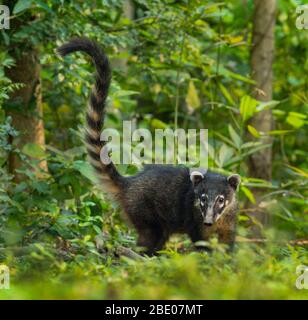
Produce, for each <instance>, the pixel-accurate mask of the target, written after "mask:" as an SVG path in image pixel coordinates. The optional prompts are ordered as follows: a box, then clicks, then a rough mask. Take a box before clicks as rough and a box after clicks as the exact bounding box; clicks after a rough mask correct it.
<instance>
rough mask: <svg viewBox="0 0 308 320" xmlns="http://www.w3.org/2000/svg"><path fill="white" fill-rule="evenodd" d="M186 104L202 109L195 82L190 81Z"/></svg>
mask: <svg viewBox="0 0 308 320" xmlns="http://www.w3.org/2000/svg"><path fill="white" fill-rule="evenodd" d="M186 103H187V105H188V107H190V108H192V109H197V108H199V107H200V99H199V96H198V92H197V90H196V87H195V85H194V83H193V81H191V80H190V81H189V85H188V92H187V95H186Z"/></svg>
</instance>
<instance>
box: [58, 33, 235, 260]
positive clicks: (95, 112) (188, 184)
mask: <svg viewBox="0 0 308 320" xmlns="http://www.w3.org/2000/svg"><path fill="white" fill-rule="evenodd" d="M76 51H83V52H86V53H87V54H88V55H90V56H91V57H92V59H93V62H94V64H95V67H96V71H97V73H96V81H95V85H94V88H93V90H92V92H91V96H90V100H89V105H88V109H87V115H86V119H87V129H86V135H85V142H86V146H87V150H88V155H89V159H90V162H91V164H92V166H93V168H94V169H95V170H96V172H97V176H98V178H99V180H100V182H101V184H102V185H103V187H104V189H105V191H107V192H108V193H112V194H113V195H114V196H115V197H116V198H117V199H118V201H119V202H120V204H121V205H122V208H123V210H124V211H125V213H126V214H127V216H128V218H129V220H130V222H131V223H132V224H133V225H134V227H135V228H136V230H137V232H138V245H140V246H142V247H145V248H146V249H147V253H148V254H153V253H155V252H156V251H158V250H161V249H162V248H163V246H164V244H165V242H166V241H167V240H168V238H169V236H170V235H171V234H173V233H187V234H188V235H189V236H190V238H191V239H192V241H193V242H196V241H199V240H206V239H208V237H209V236H210V234H211V233H212V232H217V233H218V235H219V238H220V239H221V240H222V241H223V242H226V243H233V240H234V234H235V221H236V205H233V204H235V190H236V187H237V184H238V183H237V184H236V185H232V183H231V180H232V179H229V178H227V177H225V176H222V175H217V174H212V173H210V172H208V173H207V174H206V175H205V176H204V177H203V176H191V174H190V172H189V169H188V168H186V167H173V166H169V165H149V166H145V168H144V170H143V171H142V172H140V173H138V174H137V175H135V176H132V177H124V176H121V175H120V174H119V173H118V171H117V170H116V167H115V166H114V164H113V163H112V162H110V163H109V164H104V163H103V162H102V161H101V150H102V148H103V147H104V146H105V144H106V143H105V142H104V141H101V140H100V133H101V130H102V127H103V123H104V114H105V107H106V98H107V94H108V88H109V85H110V79H111V70H110V65H109V61H108V58H107V56H106V55H105V53H104V52H103V51H102V50H101V49H100V47H99V46H98V45H97V44H96V43H95V42H93V41H91V40H88V39H74V40H71V41H70V42H69V43H67V44H64V45H63V46H61V47H60V48H59V49H58V52H59V54H61V55H62V56H65V55H67V54H69V53H72V52H76ZM103 158H104V159H106V158H108V156H107V154H106V153H105V154H103ZM108 159H109V158H108ZM195 177H197V178H196V179H195ZM217 186H219V188H217ZM203 193H205V194H206V195H208V196H209V197H210V196H211V199H212V198H213V197H214V196H215V194H221V193H223V194H224V196H225V197H226V199H229V200H228V201H229V203H232V205H231V206H226V207H225V208H223V211H222V210H221V207H219V208H218V204H217V205H216V206H217V208H218V209H217V208H216V209H215V205H214V206H213V208H214V209H213V210H214V211H213V210H212V211H211V212H215V214H216V216H218V215H220V214H222V213H224V211H226V213H228V214H226V215H224V218H223V217H222V218H220V220H218V221H217V223H216V220H215V214H213V215H212V216H213V226H206V227H205V226H204V222H205V217H207V218H208V217H209V215H207V210H208V208H206V203H204V204H203V205H202V207H201V206H200V203H197V202H198V199H199V201H201V200H200V199H201V198H200V197H201V195H202V194H203ZM214 198H215V197H214ZM196 200H197V202H196ZM211 201H212V200H211ZM231 201H232V202H231ZM212 202H213V201H212ZM212 202H209V203H208V205H210V203H212ZM226 203H227V202H226ZM209 208H210V207H209ZM216 211H217V212H216ZM220 211H221V212H220Z"/></svg>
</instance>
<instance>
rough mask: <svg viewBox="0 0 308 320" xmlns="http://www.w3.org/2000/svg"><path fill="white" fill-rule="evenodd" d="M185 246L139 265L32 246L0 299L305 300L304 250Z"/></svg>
mask: <svg viewBox="0 0 308 320" xmlns="http://www.w3.org/2000/svg"><path fill="white" fill-rule="evenodd" d="M186 245H187V244H186V243H185V241H184V242H181V241H178V240H175V241H174V242H173V243H171V244H169V245H168V247H167V249H166V250H165V251H163V252H161V254H160V255H159V256H157V257H153V258H148V257H142V258H137V259H131V258H128V257H127V252H125V250H124V253H123V247H119V249H118V251H116V250H111V251H109V252H105V253H102V252H101V253H98V252H97V251H96V250H94V248H91V249H90V250H89V251H88V252H87V253H84V254H82V255H81V254H80V253H78V254H74V253H71V254H70V256H69V257H68V256H67V253H66V256H65V255H63V254H62V256H61V255H59V253H57V254H56V253H52V252H51V251H48V250H46V249H45V248H44V247H43V246H40V245H37V246H36V249H37V250H33V251H32V252H29V253H27V254H25V255H24V256H21V257H18V258H17V257H16V256H15V257H14V256H13V255H12V256H11V257H10V258H9V259H8V260H7V261H8V264H9V265H10V266H12V267H11V269H10V280H11V281H10V289H6V290H0V299H307V298H308V291H307V290H305V289H304V288H303V289H298V288H297V286H296V284H298V283H299V284H303V279H302V278H300V276H301V273H297V271H296V270H297V268H298V266H300V265H303V264H305V263H306V265H307V262H308V261H307V249H305V248H303V247H294V246H290V245H286V246H277V245H273V244H272V245H270V244H267V245H264V244H263V245H259V244H258V245H256V244H245V243H240V244H238V245H237V246H236V250H235V252H233V253H232V254H228V253H226V250H225V248H224V247H223V246H221V245H219V244H217V243H216V242H215V241H214V242H213V243H212V245H213V246H214V251H213V252H212V253H205V252H194V251H193V250H191V248H190V249H187V248H185V246H186ZM187 246H188V245H187ZM121 250H122V251H121ZM30 251H31V250H30ZM129 252H130V251H129ZM122 253H123V255H122ZM136 257H137V256H136ZM136 257H134V258H136Z"/></svg>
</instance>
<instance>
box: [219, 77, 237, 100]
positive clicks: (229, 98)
mask: <svg viewBox="0 0 308 320" xmlns="http://www.w3.org/2000/svg"><path fill="white" fill-rule="evenodd" d="M218 86H219V89H220V91H221V93H222V94H223V96H224V97H225V98H226V100H227V101H228V102H229V103H230V104H231V105H233V106H234V105H235V102H234V100H233V98H232V96H231V95H230V93H229V91H228V90H227V88H226V87H225V86H224V85H223V84H222V83H221V82H219V84H218Z"/></svg>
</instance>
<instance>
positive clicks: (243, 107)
mask: <svg viewBox="0 0 308 320" xmlns="http://www.w3.org/2000/svg"><path fill="white" fill-rule="evenodd" d="M257 104H258V101H257V100H255V99H253V98H252V97H250V96H247V95H246V96H243V97H242V99H241V103H240V114H241V116H242V120H243V122H245V121H247V120H248V119H250V118H251V117H252V116H253V115H254V114H255V112H256V106H257Z"/></svg>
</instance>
